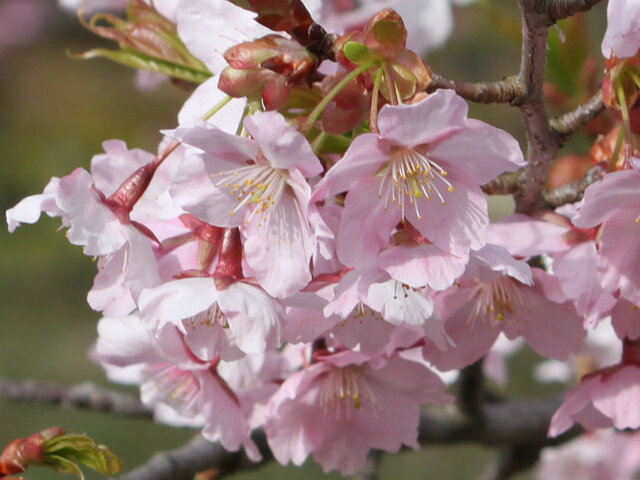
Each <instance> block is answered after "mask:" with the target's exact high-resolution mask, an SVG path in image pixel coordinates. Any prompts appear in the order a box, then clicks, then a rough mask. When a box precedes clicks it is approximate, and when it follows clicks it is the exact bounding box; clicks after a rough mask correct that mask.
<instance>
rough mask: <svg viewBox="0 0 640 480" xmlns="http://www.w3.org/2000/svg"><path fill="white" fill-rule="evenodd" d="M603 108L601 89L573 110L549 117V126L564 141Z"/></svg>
mask: <svg viewBox="0 0 640 480" xmlns="http://www.w3.org/2000/svg"><path fill="white" fill-rule="evenodd" d="M604 109H605V104H604V101H603V99H602V90H600V89H598V91H597V92H596V93H595V94H594V95H593V97H591V98H590V99H589V101H587V102H586V103H584V104H582V105H580V106H579V107H578V108H576V109H575V110H574V111H573V112H569V113H565V114H564V115H562V116H560V117H555V118H553V119H551V122H550V123H551V128H552V129H553V132H554V134H555V135H557V136H558V137H560V138H561V139H562V141H563V142H564V141H566V140H568V139H569V137H571V136H572V135H573V134H574V133H576V132H577V131H578V130H580V129H581V128H582V127H584V126H585V125H586V124H587V123H589V122H590V121H591V120H593V119H594V118H596V117H597V116H598V115H600V114H601V113H602V112H603V111H604Z"/></svg>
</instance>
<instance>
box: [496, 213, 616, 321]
mask: <svg viewBox="0 0 640 480" xmlns="http://www.w3.org/2000/svg"><path fill="white" fill-rule="evenodd" d="M564 210H565V212H566V211H567V209H566V208H565V209H564ZM573 210H575V209H573ZM566 213H569V212H566ZM571 213H572V214H573V215H575V211H574V212H571ZM596 234H597V230H596V229H593V228H591V229H581V228H577V227H575V226H573V225H572V224H571V221H570V219H569V218H568V217H566V216H564V215H560V214H559V213H555V212H546V213H545V214H543V215H541V216H539V217H535V218H532V217H529V216H527V215H521V214H516V215H510V216H509V217H506V218H504V219H502V220H501V221H500V222H498V223H495V224H492V225H491V226H490V227H489V238H490V241H491V242H494V243H496V244H498V245H502V246H503V247H505V248H507V249H508V250H509V251H510V252H511V253H512V254H513V255H518V256H525V257H530V256H534V255H541V254H550V255H551V257H552V259H553V274H554V275H555V277H556V278H557V279H558V280H559V282H560V286H561V288H562V291H563V292H564V294H565V295H566V296H567V297H568V298H569V299H571V301H572V302H573V304H574V305H575V307H576V311H577V312H578V314H579V315H581V316H583V317H584V319H585V320H584V322H585V326H594V325H596V324H597V323H598V322H599V321H600V319H601V318H603V317H605V316H606V315H608V313H609V312H610V310H611V308H612V307H613V306H614V305H615V303H616V299H615V298H614V297H613V295H611V293H610V292H608V291H607V290H605V289H603V288H602V285H601V283H600V274H599V270H600V267H599V263H601V261H600V259H599V257H598V252H597V245H596Z"/></svg>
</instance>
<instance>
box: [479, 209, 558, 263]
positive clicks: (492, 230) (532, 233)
mask: <svg viewBox="0 0 640 480" xmlns="http://www.w3.org/2000/svg"><path fill="white" fill-rule="evenodd" d="M570 230H571V228H570V227H569V226H562V225H556V224H553V223H550V222H546V221H543V220H536V219H533V218H531V217H529V216H527V215H523V214H514V215H509V216H508V217H506V218H503V219H502V220H500V222H498V223H493V224H491V226H490V227H489V240H488V241H489V242H490V243H495V244H497V245H501V246H503V247H504V248H506V249H507V250H509V252H511V254H512V255H517V256H520V257H530V256H533V255H540V254H541V253H551V252H557V251H561V250H566V249H567V248H568V245H567V242H566V240H565V235H566V234H567V233H568V232H569V231H570Z"/></svg>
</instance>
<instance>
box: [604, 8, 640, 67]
mask: <svg viewBox="0 0 640 480" xmlns="http://www.w3.org/2000/svg"><path fill="white" fill-rule="evenodd" d="M638 49H640V4H638V2H637V1H636V0H609V3H608V4H607V31H606V32H605V34H604V38H603V39H602V54H603V55H604V56H605V57H606V58H611V57H612V56H613V55H615V56H616V57H619V58H623V57H633V56H634V55H635V54H636V53H638Z"/></svg>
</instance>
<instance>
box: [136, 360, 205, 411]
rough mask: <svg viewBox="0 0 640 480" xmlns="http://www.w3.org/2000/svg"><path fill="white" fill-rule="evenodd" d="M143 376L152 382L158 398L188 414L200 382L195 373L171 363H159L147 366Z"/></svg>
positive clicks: (196, 396) (198, 390) (198, 391)
mask: <svg viewBox="0 0 640 480" xmlns="http://www.w3.org/2000/svg"><path fill="white" fill-rule="evenodd" d="M144 376H145V377H146V378H147V379H148V380H150V381H151V382H153V384H154V386H155V387H156V389H157V391H158V395H159V397H160V400H161V401H163V402H166V403H168V404H170V405H171V406H173V407H174V408H176V409H177V410H179V411H180V412H181V413H183V414H187V415H188V414H190V413H193V412H191V409H192V407H193V406H194V404H195V402H196V400H197V399H198V394H199V393H200V383H199V382H198V380H197V379H196V377H195V375H194V374H193V373H192V372H190V371H187V370H181V369H180V368H178V367H177V366H175V365H173V364H172V363H160V364H156V365H150V366H148V367H147V369H146V371H145V373H144Z"/></svg>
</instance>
